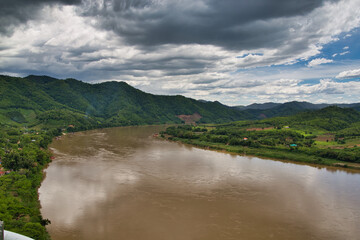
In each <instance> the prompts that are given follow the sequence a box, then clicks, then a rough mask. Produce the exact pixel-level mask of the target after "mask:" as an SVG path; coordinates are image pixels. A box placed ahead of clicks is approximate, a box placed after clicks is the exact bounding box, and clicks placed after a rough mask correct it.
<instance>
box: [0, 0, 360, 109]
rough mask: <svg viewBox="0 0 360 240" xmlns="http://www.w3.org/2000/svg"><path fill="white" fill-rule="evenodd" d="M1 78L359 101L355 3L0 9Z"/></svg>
mask: <svg viewBox="0 0 360 240" xmlns="http://www.w3.org/2000/svg"><path fill="white" fill-rule="evenodd" d="M0 74H6V75H12V76H27V75H29V74H37V75H49V76H53V77H57V78H76V79H79V80H82V81H85V82H91V83H95V82H103V81H110V80H115V81H126V82H127V83H129V84H130V85H132V86H134V87H137V88H139V89H141V90H144V91H146V92H151V93H155V94H166V95H175V94H181V95H184V96H187V97H192V98H195V99H205V100H211V101H214V100H217V101H220V102H222V103H224V104H228V105H247V104H250V103H254V102H258V103H261V102H269V101H273V102H287V101H292V100H301V101H309V102H314V103H318V102H328V103H335V102H338V103H340V102H360V0H302V1H299V0H251V1H247V0H221V1H219V0H32V1H29V0H1V1H0Z"/></svg>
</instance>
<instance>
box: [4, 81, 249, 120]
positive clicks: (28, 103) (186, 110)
mask: <svg viewBox="0 0 360 240" xmlns="http://www.w3.org/2000/svg"><path fill="white" fill-rule="evenodd" d="M194 113H199V114H200V115H201V116H202V118H201V119H200V121H199V122H203V123H208V122H213V123H220V122H229V121H235V120H240V119H244V118H246V117H245V116H244V115H245V113H241V112H240V111H238V110H236V109H233V108H230V107H228V106H225V105H222V104H221V103H219V102H202V101H197V100H194V99H190V98H186V97H183V96H159V95H153V94H149V93H145V92H142V91H140V90H138V89H136V88H133V87H131V86H130V85H128V84H126V83H125V82H104V83H99V84H88V83H84V82H81V81H78V80H75V79H66V80H59V79H55V78H51V77H48V76H32V75H31V76H28V77H25V78H18V77H9V76H3V75H1V76H0V123H5V124H26V125H28V126H30V127H31V126H35V125H49V126H50V125H54V126H59V125H78V126H80V125H82V126H87V125H102V126H122V125H136V124H162V123H180V122H181V120H180V119H179V118H178V117H177V115H191V114H194Z"/></svg>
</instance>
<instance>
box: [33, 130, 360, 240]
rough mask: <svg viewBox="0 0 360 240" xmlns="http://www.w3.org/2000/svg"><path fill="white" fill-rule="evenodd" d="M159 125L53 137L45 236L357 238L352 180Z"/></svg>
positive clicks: (44, 194) (356, 192)
mask: <svg viewBox="0 0 360 240" xmlns="http://www.w3.org/2000/svg"><path fill="white" fill-rule="evenodd" d="M163 128H164V127H163V126H160V127H156V126H149V127H124V128H111V129H102V130H94V131H87V132H81V133H76V134H74V135H67V136H64V137H62V138H61V140H54V142H53V143H52V145H51V149H52V150H53V151H54V154H55V157H56V158H55V160H53V162H52V163H51V164H50V165H49V167H48V168H47V169H46V178H45V180H44V181H43V183H42V185H41V188H40V189H39V193H40V202H41V205H42V209H41V212H42V214H43V216H44V218H48V219H50V220H51V222H52V224H50V225H48V227H47V229H48V231H49V233H50V235H51V237H52V239H53V240H65V239H66V240H75V239H76V240H82V239H87V240H91V239H95V240H97V239H99V240H100V239H101V240H107V239H109V240H112V239H114V240H117V239H125V240H162V239H163V240H190V239H197V240H221V239H226V240H227V239H237V240H238V239H327V240H329V239H360V174H359V173H354V172H350V171H345V170H341V169H327V168H320V167H314V166H307V165H299V164H294V163H287V162H281V161H273V160H264V159H259V158H256V157H244V156H237V155H231V154H226V153H220V152H215V151H208V150H203V149H198V148H194V147H191V146H185V145H183V144H179V143H174V142H168V141H164V140H160V139H156V138H153V137H152V134H153V133H156V132H158V131H159V130H160V129H163Z"/></svg>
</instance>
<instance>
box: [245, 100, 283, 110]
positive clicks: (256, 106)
mask: <svg viewBox="0 0 360 240" xmlns="http://www.w3.org/2000/svg"><path fill="white" fill-rule="evenodd" d="M280 105H281V103H273V102H268V103H253V104H250V105H248V106H242V107H241V108H240V109H242V110H246V109H258V110H266V109H270V108H274V107H277V106H280Z"/></svg>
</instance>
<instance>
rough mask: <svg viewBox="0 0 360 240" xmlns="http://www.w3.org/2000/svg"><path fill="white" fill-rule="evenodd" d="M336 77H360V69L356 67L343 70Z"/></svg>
mask: <svg viewBox="0 0 360 240" xmlns="http://www.w3.org/2000/svg"><path fill="white" fill-rule="evenodd" d="M336 78H340V79H346V78H360V69H354V70H349V71H343V72H341V73H339V74H338V75H337V76H336ZM359 85H360V83H359Z"/></svg>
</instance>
